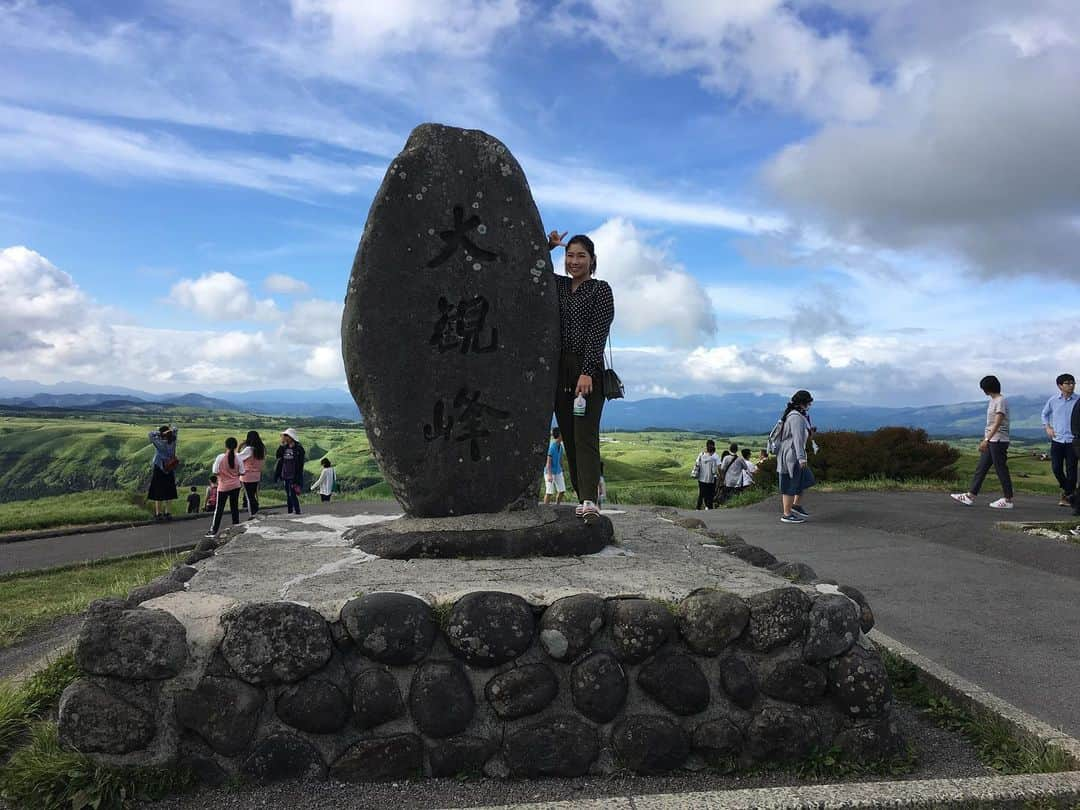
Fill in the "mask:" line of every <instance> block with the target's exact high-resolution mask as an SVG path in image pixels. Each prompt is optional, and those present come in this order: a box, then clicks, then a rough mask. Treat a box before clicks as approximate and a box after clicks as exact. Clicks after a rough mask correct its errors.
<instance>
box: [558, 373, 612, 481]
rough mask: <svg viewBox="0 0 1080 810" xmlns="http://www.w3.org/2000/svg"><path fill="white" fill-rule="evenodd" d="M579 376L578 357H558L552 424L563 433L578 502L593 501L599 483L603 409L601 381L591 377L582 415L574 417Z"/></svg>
mask: <svg viewBox="0 0 1080 810" xmlns="http://www.w3.org/2000/svg"><path fill="white" fill-rule="evenodd" d="M580 373H581V358H580V357H578V356H577V355H573V354H565V353H564V354H562V355H561V356H560V357H559V385H558V388H557V389H556V391H555V421H556V422H557V423H558V424H559V432H560V433H562V438H563V446H564V447H565V448H566V461H567V466H568V467H569V468H570V469H569V473H570V486H572V487H573V488H574V491H575V492H577V495H578V500H579V501H596V500H597V487H598V486H599V484H600V414H601V413H602V412H603V410H604V392H603V390H602V389H601V379H600V377H599V376H594V377H593V378H592V380H593V390H592V393H591V394H589V395H588V396H587V397H585V415H584V416H574V388H575V387H576V386H577V380H578V375H579V374H580Z"/></svg>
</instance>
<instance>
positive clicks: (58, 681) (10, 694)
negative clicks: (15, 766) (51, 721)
mask: <svg viewBox="0 0 1080 810" xmlns="http://www.w3.org/2000/svg"><path fill="white" fill-rule="evenodd" d="M77 677H79V671H78V668H77V667H76V666H75V655H74V654H73V653H70V652H69V653H65V654H64V655H62V656H60V657H59V658H57V659H56V660H55V661H53V662H52V663H50V664H49V665H48V666H47V667H45V669H42V670H40V671H38V672H35V673H34V674H33V675H31V676H30V677H29V678H28V679H27V680H26V682H25V683H22V684H19V685H16V684H13V683H10V682H8V681H0V760H3V758H4V757H6V756H7V754H8V752H9V751H10V750H11V749H12V747H13V746H14V745H15V743H16V742H18V741H19V740H21V739H22V737H23V735H24V734H25V733H26V732H27V730H29V728H30V725H31V723H32V722H33V721H34V720H35V719H38V718H41V717H42V716H43V715H44V714H45V713H46V712H48V711H49V710H50V709H52V708H53V707H54V706H55V705H56V704H57V703H58V702H59V700H60V694H61V693H62V692H63V691H64V689H65V688H66V687H67V685H68V684H70V683H71V682H72V681H74V680H75V679H76V678H77Z"/></svg>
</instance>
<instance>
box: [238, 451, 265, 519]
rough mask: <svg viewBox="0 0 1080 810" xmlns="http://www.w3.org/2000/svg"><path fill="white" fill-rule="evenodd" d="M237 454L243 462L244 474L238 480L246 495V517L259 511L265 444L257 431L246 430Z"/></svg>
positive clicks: (253, 515)
mask: <svg viewBox="0 0 1080 810" xmlns="http://www.w3.org/2000/svg"><path fill="white" fill-rule="evenodd" d="M237 455H238V456H239V458H240V460H241V461H242V462H244V474H243V475H241V476H240V481H241V483H243V485H244V494H246V495H247V507H248V517H255V515H257V514H258V512H259V481H261V480H262V469H263V462H264V461H265V460H266V445H265V444H263V440H262V438H261V437H260V436H259V431H257V430H249V431H248V435H247V438H245V439H244V443H243V444H241V445H240V452H239V453H238V454H237Z"/></svg>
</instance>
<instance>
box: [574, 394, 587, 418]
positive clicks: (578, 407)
mask: <svg viewBox="0 0 1080 810" xmlns="http://www.w3.org/2000/svg"><path fill="white" fill-rule="evenodd" d="M584 415H585V397H584V396H583V395H582V394H578V395H577V398H576V399H575V400H574V416H584Z"/></svg>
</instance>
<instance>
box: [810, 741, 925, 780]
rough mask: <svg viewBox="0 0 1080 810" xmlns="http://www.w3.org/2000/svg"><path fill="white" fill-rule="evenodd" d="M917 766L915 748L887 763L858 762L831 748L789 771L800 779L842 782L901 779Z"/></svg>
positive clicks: (909, 746)
mask: <svg viewBox="0 0 1080 810" xmlns="http://www.w3.org/2000/svg"><path fill="white" fill-rule="evenodd" d="M918 766H919V755H918V752H917V751H916V749H915V746H913V745H911V744H908V746H907V748H906V749H905V750H904V753H902V754H899V755H897V756H895V757H891V758H888V759H880V760H874V761H872V762H858V761H856V760H854V759H852V758H851V757H849V756H847V755H846V754H845V753H844V752H843V751H842V750H840V749H839V748H837V747H836V746H833V747H832V748H829V749H827V750H824V751H819V750H816V749H815V750H814V751H812V752H811V753H810V755H809V756H808V757H806V758H805V759H803V760H800V761H799V762H796V763H793V765H792V766H791V770H792V771H793V772H794V773H795V774H796V775H797V776H799V778H800V779H816V780H825V779H844V778H846V777H849V776H865V775H874V776H888V777H897V776H904V775H905V774H909V773H911V772H912V771H914V770H915V769H916V768H917V767H918Z"/></svg>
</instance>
